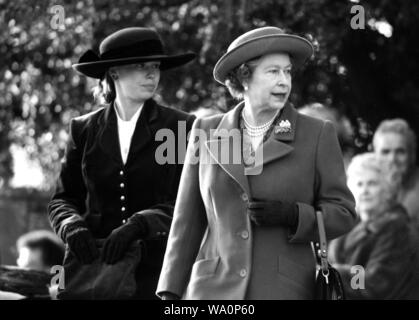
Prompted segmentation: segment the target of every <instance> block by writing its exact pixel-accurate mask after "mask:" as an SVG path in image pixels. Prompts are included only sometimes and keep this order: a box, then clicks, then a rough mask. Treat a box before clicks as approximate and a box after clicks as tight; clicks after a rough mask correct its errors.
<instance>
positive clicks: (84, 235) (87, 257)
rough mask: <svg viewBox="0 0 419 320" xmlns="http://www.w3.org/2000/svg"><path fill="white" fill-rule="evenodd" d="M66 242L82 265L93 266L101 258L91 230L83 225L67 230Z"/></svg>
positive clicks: (69, 227) (77, 224)
mask: <svg viewBox="0 0 419 320" xmlns="http://www.w3.org/2000/svg"><path fill="white" fill-rule="evenodd" d="M65 233H66V236H65V240H66V242H67V244H68V247H69V248H70V251H71V252H72V253H73V254H74V256H75V257H76V259H77V260H79V261H80V263H82V264H91V263H92V262H93V261H94V260H96V258H98V257H99V250H98V248H97V247H96V242H95V239H94V238H93V235H92V233H91V232H90V231H89V229H88V228H87V227H86V226H85V225H84V224H81V223H75V224H73V225H69V226H68V227H67V228H66V231H65Z"/></svg>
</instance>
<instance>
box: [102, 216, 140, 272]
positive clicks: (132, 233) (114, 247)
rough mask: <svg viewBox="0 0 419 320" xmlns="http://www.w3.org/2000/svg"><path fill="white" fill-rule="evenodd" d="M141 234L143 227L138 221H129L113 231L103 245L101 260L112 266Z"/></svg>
mask: <svg viewBox="0 0 419 320" xmlns="http://www.w3.org/2000/svg"><path fill="white" fill-rule="evenodd" d="M143 234H144V227H143V226H142V225H141V224H139V223H138V221H136V222H135V223H134V222H132V221H131V222H128V223H126V224H124V225H122V226H120V227H118V228H116V229H114V230H113V231H112V232H111V234H110V235H109V236H108V238H107V239H106V241H105V243H104V245H103V251H102V260H103V261H105V262H106V263H108V264H114V263H115V262H117V261H118V260H120V259H121V258H122V257H123V256H124V254H125V252H126V251H127V250H128V248H129V246H130V244H131V243H132V242H133V241H134V240H137V239H140V238H141V237H142V236H143Z"/></svg>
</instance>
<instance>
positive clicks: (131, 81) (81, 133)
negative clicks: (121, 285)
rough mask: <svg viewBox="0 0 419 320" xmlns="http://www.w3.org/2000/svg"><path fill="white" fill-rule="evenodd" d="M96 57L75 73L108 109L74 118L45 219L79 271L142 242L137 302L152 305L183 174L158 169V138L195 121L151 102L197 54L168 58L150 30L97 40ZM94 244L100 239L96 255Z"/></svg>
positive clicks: (171, 167)
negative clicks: (172, 72)
mask: <svg viewBox="0 0 419 320" xmlns="http://www.w3.org/2000/svg"><path fill="white" fill-rule="evenodd" d="M99 51H100V54H99V55H96V54H95V53H94V52H93V51H92V50H88V51H87V52H86V53H85V54H84V55H83V56H82V57H81V58H80V60H79V63H78V64H75V65H74V66H73V67H74V68H75V69H76V70H77V71H78V72H80V73H82V74H84V75H86V76H88V77H92V78H97V79H100V80H101V82H100V86H99V88H100V90H99V93H100V94H102V95H103V97H104V98H105V101H106V102H107V104H105V105H103V106H102V107H101V108H100V109H99V110H97V111H94V112H91V113H89V114H87V115H84V116H80V117H77V118H75V119H72V121H71V124H70V138H69V142H68V145H67V150H66V155H65V158H64V160H63V163H62V169H61V174H60V176H59V179H58V184H57V189H56V192H55V194H54V195H53V197H52V199H51V201H50V203H49V206H48V214H49V219H50V221H51V224H52V226H53V228H54V230H55V231H56V233H57V234H58V235H59V236H60V237H61V238H62V239H63V240H64V241H65V242H66V244H67V247H68V250H67V252H66V256H67V258H68V255H73V256H75V257H76V259H77V260H78V262H79V263H80V264H81V265H86V264H92V263H97V261H99V259H101V260H102V261H104V262H105V263H107V264H110V265H112V264H115V263H118V262H119V261H120V260H121V259H123V257H124V254H125V253H126V252H127V250H128V249H129V247H130V245H131V244H132V243H133V242H134V241H135V240H137V239H142V240H143V243H144V246H143V250H142V252H141V255H142V259H141V263H140V265H139V267H138V270H137V272H136V273H137V283H138V290H137V294H136V296H135V297H136V298H144V299H151V298H154V297H155V294H154V292H155V289H156V284H157V280H158V276H159V272H160V268H161V263H162V259H163V254H164V250H165V245H166V240H167V234H168V231H169V228H170V223H171V219H172V217H171V216H172V211H173V203H174V200H175V198H176V193H177V188H178V183H179V178H180V173H181V170H182V165H181V164H180V163H175V164H165V165H159V164H158V162H159V161H157V159H156V149H157V148H158V146H159V144H160V143H161V142H158V141H156V140H155V134H156V132H157V131H158V130H159V129H162V128H167V129H170V130H172V132H174V133H175V135H177V134H178V127H179V126H178V124H179V122H184V125H185V126H186V129H187V130H189V129H190V128H191V126H192V122H193V116H191V115H188V114H186V113H184V112H181V111H177V110H174V109H169V108H166V107H163V106H161V105H158V104H157V103H156V102H155V101H154V100H153V99H152V97H153V95H154V93H155V91H156V89H157V86H158V83H159V79H160V71H161V70H166V69H169V68H174V67H177V66H180V65H183V64H185V63H187V62H189V61H191V60H192V59H193V58H194V57H195V55H194V54H193V53H187V54H182V55H177V56H168V55H166V54H165V53H164V51H163V47H162V42H161V40H160V38H159V36H158V34H157V33H156V32H155V31H153V30H151V29H147V28H126V29H122V30H119V31H117V32H115V33H113V34H111V35H110V36H108V37H107V38H106V39H105V40H103V41H102V43H101V45H100V48H99ZM185 139H186V136H185ZM176 141H178V139H177V137H176ZM176 150H177V149H176ZM177 156H178V155H177V152H176V159H178V158H177ZM97 239H105V240H104V245H103V250H102V251H101V252H100V251H99V249H98V248H97V246H96V240H97ZM68 296H69V297H70V296H71V293H70V295H68ZM87 298H89V297H87Z"/></svg>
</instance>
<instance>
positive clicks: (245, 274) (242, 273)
mask: <svg viewBox="0 0 419 320" xmlns="http://www.w3.org/2000/svg"><path fill="white" fill-rule="evenodd" d="M245 276H247V270H246V269H241V270H240V277H242V278H244V277H245Z"/></svg>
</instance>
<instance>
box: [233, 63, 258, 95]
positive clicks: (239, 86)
mask: <svg viewBox="0 0 419 320" xmlns="http://www.w3.org/2000/svg"><path fill="white" fill-rule="evenodd" d="M259 58H260V57H257V58H255V59H252V60H249V61H246V62H245V63H242V64H241V65H239V66H238V67H236V68H234V69H233V70H231V71H230V72H229V73H228V74H227V76H226V80H225V85H226V87H227V89H228V91H229V92H230V94H231V96H232V97H233V98H235V99H237V100H241V99H243V92H244V87H243V83H244V82H245V81H247V80H249V79H250V77H251V76H252V74H253V71H254V70H255V68H256V66H257V64H258V60H259Z"/></svg>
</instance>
